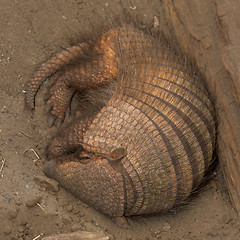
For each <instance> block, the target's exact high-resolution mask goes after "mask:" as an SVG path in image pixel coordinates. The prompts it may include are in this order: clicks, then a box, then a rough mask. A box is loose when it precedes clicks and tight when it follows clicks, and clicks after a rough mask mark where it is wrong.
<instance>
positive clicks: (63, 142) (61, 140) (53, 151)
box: [47, 116, 93, 159]
mask: <svg viewBox="0 0 240 240" xmlns="http://www.w3.org/2000/svg"><path fill="white" fill-rule="evenodd" d="M92 119H93V117H92V116H89V117H85V118H79V119H78V120H77V121H76V122H74V123H72V124H71V125H70V126H68V127H66V128H65V129H63V130H62V131H61V132H60V133H59V134H58V135H57V136H56V137H54V138H53V139H52V140H51V142H50V143H49V145H48V147H47V155H48V157H49V158H50V159H51V158H56V157H59V156H61V155H63V154H67V153H69V152H73V151H75V150H76V149H77V148H79V147H80V146H81V144H82V138H83V133H84V132H85V131H86V130H87V129H88V126H89V125H90V123H91V122H92Z"/></svg>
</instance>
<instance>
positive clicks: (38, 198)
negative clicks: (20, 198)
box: [26, 196, 42, 207]
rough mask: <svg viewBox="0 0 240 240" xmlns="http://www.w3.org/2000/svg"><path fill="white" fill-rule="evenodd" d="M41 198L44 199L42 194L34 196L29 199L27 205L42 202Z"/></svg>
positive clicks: (32, 205)
mask: <svg viewBox="0 0 240 240" xmlns="http://www.w3.org/2000/svg"><path fill="white" fill-rule="evenodd" d="M41 200H42V196H33V197H32V198H30V199H29V200H27V202H26V206H27V207H34V206H35V205H37V203H40V202H41Z"/></svg>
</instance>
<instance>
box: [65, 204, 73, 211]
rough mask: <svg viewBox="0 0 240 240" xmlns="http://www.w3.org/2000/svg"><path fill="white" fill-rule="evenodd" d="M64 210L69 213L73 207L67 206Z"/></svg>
mask: <svg viewBox="0 0 240 240" xmlns="http://www.w3.org/2000/svg"><path fill="white" fill-rule="evenodd" d="M66 210H67V212H71V211H72V210H73V205H72V204H69V205H68V206H67V207H66Z"/></svg>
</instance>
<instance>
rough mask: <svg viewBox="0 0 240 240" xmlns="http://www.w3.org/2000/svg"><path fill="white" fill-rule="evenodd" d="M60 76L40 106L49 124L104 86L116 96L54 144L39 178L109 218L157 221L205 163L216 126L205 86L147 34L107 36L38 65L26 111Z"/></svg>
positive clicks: (124, 29)
mask: <svg viewBox="0 0 240 240" xmlns="http://www.w3.org/2000/svg"><path fill="white" fill-rule="evenodd" d="M89 52H90V54H88V53H89ZM59 70H62V72H61V75H60V76H59V77H58V78H57V80H56V82H55V84H54V86H53V87H52V88H51V89H50V95H49V96H50V97H49V98H48V100H47V102H46V104H47V106H48V109H49V111H50V113H51V115H52V117H53V119H54V120H59V119H60V120H61V121H62V120H63V119H64V116H65V112H66V110H67V108H68V107H69V105H70V103H71V99H72V96H73V94H74V93H75V92H76V91H78V92H81V91H83V90H85V91H90V90H91V91H92V92H93V93H94V89H96V91H97V89H101V88H102V87H105V88H106V86H108V85H109V86H110V85H111V84H112V83H114V91H113V94H112V95H111V96H110V99H109V101H108V102H107V103H106V104H105V106H103V107H102V108H100V109H99V111H98V112H96V113H95V114H89V115H88V114H85V115H84V117H83V116H82V117H81V115H80V116H79V117H78V118H77V119H76V120H75V122H74V123H72V125H70V126H69V127H67V128H65V129H63V130H62V132H60V133H59V135H58V136H57V137H55V138H53V140H52V141H51V143H50V145H49V146H48V149H47V151H48V156H49V158H50V161H49V162H48V163H47V164H46V167H45V170H44V171H45V173H46V175H48V176H50V177H52V178H54V179H56V180H57V181H59V182H60V183H61V185H62V186H63V187H65V188H66V189H68V190H69V191H71V192H72V193H73V194H75V195H76V196H77V197H79V198H80V199H81V200H82V201H84V202H86V203H88V204H89V205H91V206H93V207H94V208H96V209H97V210H99V211H101V212H103V213H105V214H107V215H110V216H131V215H139V214H151V213H158V212H163V211H167V210H169V209H171V208H172V207H173V206H174V205H176V204H178V203H181V202H182V201H184V200H186V198H187V197H188V196H189V195H190V194H191V192H192V191H193V190H194V189H196V188H197V187H198V185H199V184H200V183H201V181H202V179H203V176H204V174H205V172H206V170H207V169H208V167H209V165H210V163H211V161H212V154H213V150H214V145H215V121H214V120H215V119H214V110H213V105H212V102H211V101H210V98H209V95H208V92H207V90H206V88H205V87H204V83H203V80H202V78H201V77H200V74H198V73H197V71H195V70H193V67H190V66H189V64H188V63H186V60H185V58H184V57H182V56H181V55H178V54H176V51H174V49H173V48H171V47H169V46H168V44H167V43H166V41H164V40H161V39H160V37H154V36H153V34H149V33H147V32H144V31H141V30H138V29H136V28H135V27H132V26H129V25H124V26H121V27H116V28H112V29H110V30H108V31H106V32H104V33H102V34H101V35H100V36H99V37H98V38H97V39H96V40H94V41H91V39H90V40H89V41H86V42H84V43H80V44H78V45H75V46H73V47H70V48H68V49H66V50H64V51H63V52H61V53H59V54H57V55H56V56H55V57H53V58H51V59H50V60H48V61H47V62H46V63H45V64H44V65H42V67H41V68H40V69H39V71H38V72H37V73H36V74H35V75H34V77H33V80H32V81H31V82H30V83H29V85H28V88H27V93H26V103H27V105H28V106H29V107H30V108H32V109H33V108H34V98H35V95H36V93H37V91H38V88H39V87H40V86H41V84H42V83H43V82H44V81H45V79H46V78H47V77H49V76H50V75H52V74H54V73H55V72H57V71H59ZM111 86H112V85H111ZM109 89H110V87H109ZM109 91H110V90H109ZM92 97H93V98H94V94H93V95H92ZM96 97H97V96H96ZM86 112H87V111H86ZM53 122H54V121H53Z"/></svg>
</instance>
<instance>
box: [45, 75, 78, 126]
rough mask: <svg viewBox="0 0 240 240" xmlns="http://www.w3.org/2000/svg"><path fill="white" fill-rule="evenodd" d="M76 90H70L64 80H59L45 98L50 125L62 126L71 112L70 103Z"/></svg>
mask: <svg viewBox="0 0 240 240" xmlns="http://www.w3.org/2000/svg"><path fill="white" fill-rule="evenodd" d="M73 94H74V90H73V89H72V88H69V87H68V86H67V85H66V83H65V82H64V78H63V77H62V78H59V79H58V80H57V81H56V83H55V84H54V85H53V86H52V87H51V89H50V90H49V94H48V95H47V97H45V102H46V103H45V104H46V105H45V114H47V115H48V125H49V127H52V126H53V125H56V126H58V125H61V123H62V122H63V121H64V119H65V115H66V113H67V112H70V103H71V99H72V96H73Z"/></svg>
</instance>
